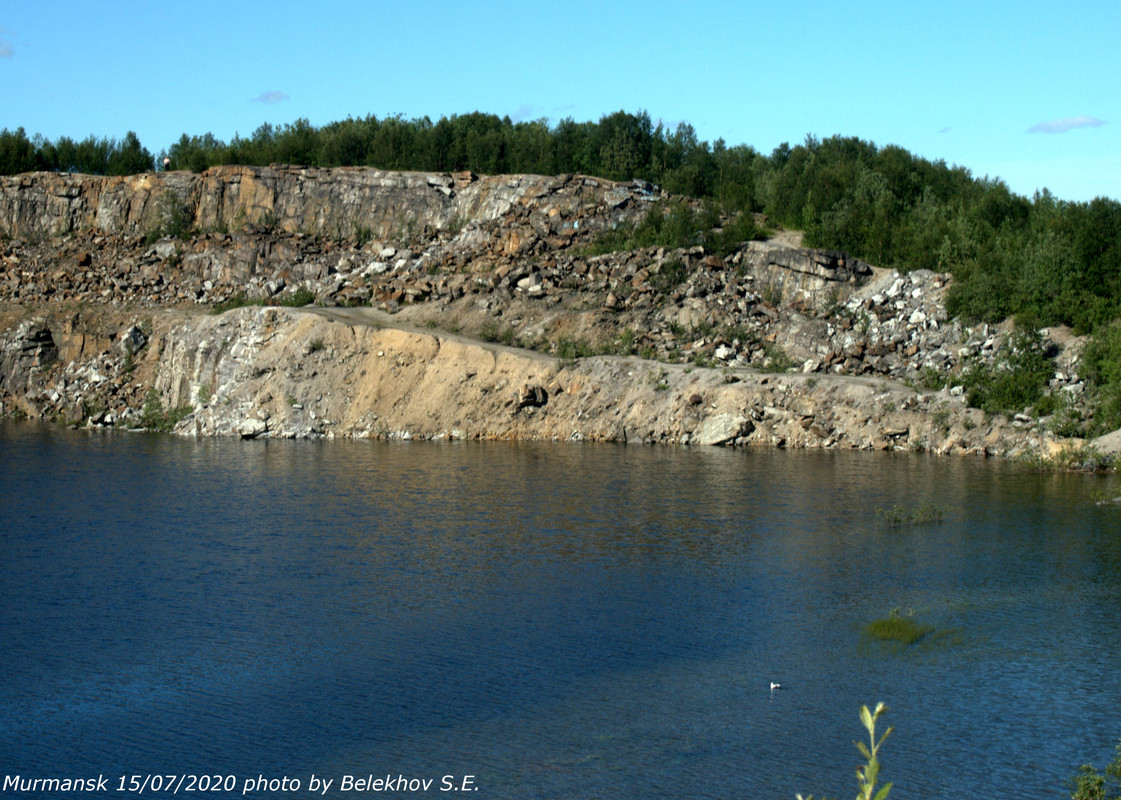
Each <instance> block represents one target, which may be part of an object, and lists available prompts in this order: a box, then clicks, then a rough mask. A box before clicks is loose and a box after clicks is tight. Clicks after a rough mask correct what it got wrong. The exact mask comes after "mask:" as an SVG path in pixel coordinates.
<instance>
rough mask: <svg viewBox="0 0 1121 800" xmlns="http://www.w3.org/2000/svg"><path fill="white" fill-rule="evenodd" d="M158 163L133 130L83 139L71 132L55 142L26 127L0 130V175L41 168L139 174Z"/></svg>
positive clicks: (151, 168)
mask: <svg viewBox="0 0 1121 800" xmlns="http://www.w3.org/2000/svg"><path fill="white" fill-rule="evenodd" d="M155 166H156V162H155V159H154V158H153V157H152V154H151V153H150V152H149V151H148V150H147V148H145V147H144V146H143V145H142V144H140V139H138V138H137V136H136V134H135V133H133V132H132V131H129V132H128V133H127V134H125V138H124V139H121V140H120V141H118V140H116V139H106V138H98V137H96V136H88V137H86V138H85V139H83V140H82V141H80V142H78V141H74V140H73V139H71V138H70V137H69V136H61V137H59V138H58V140H57V141H54V142H51V141H48V140H47V139H44V138H43V137H42V136H39V135H36V136H35V137H34V138H32V139H29V138H28V137H27V133H25V132H24V130H23V128H17V129H16V130H15V131H9V130H8V129H7V128H5V129H4V130H3V131H0V175H18V174H19V173H21V172H35V171H40V170H45V171H49V172H82V173H85V174H87V175H136V174H137V173H140V172H149V171H151V170H153V169H155Z"/></svg>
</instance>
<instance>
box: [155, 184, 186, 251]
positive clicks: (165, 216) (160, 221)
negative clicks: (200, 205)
mask: <svg viewBox="0 0 1121 800" xmlns="http://www.w3.org/2000/svg"><path fill="white" fill-rule="evenodd" d="M193 229H194V222H193V220H192V219H191V212H190V209H188V208H187V206H186V204H185V203H183V201H181V200H180V199H179V198H178V197H177V196H176V195H175V192H172V191H171V190H170V189H169V190H167V191H165V192H164V193H163V194H162V195H160V197H159V200H157V201H156V218H155V221H154V224H153V226H152V227H151V228H149V230H148V232H147V233H146V234H145V235H144V242H145V243H146V244H152V243H154V242H157V241H159V240H160V239H162V238H164V237H165V236H171V237H173V238H176V239H187V238H189V237H190V236H191V233H192V232H193Z"/></svg>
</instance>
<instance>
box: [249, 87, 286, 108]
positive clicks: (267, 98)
mask: <svg viewBox="0 0 1121 800" xmlns="http://www.w3.org/2000/svg"><path fill="white" fill-rule="evenodd" d="M287 99H288V93H287V92H277V91H271V90H270V91H267V92H261V93H260V94H259V95H257V96H256V97H254V98H253V100H252V101H251V102H254V103H268V104H269V105H272V104H273V103H283V102H284V101H285V100H287Z"/></svg>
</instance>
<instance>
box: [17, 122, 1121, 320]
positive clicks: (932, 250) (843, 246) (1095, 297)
mask: <svg viewBox="0 0 1121 800" xmlns="http://www.w3.org/2000/svg"><path fill="white" fill-rule="evenodd" d="M164 157H166V158H168V159H169V167H170V168H171V169H187V170H193V171H201V170H204V169H206V168H208V167H211V166H215V165H220V164H244V165H266V164H270V163H292V164H307V165H312V166H319V167H335V166H355V165H366V166H372V167H379V168H382V169H399V170H404V169H408V170H425V171H438V172H455V171H460V170H473V171H475V172H480V173H484V174H503V173H535V174H546V175H551V174H560V173H570V172H579V173H584V174H590V175H597V176H601V177H605V178H611V179H614V180H629V179H632V178H642V179H645V180H648V181H651V182H653V183H656V184H659V185H660V186H662V187H663V188H664V189H666V190H667V191H669V192H671V193H674V194H682V195H688V196H693V197H701V198H710V199H712V200H713V201H715V205H716V206H717V207H718V208H720V209H721V211H723V212H724V213H725V214H726V215H728V216H730V217H733V218H734V217H736V216H737V215H738V214H739V213H740V212H762V213H765V214H766V215H767V216H768V218H769V219H770V220H771V221H772V222H773V223H777V224H779V225H783V226H785V227H788V228H797V229H801V230H804V231H805V232H806V241H807V244H810V245H813V246H819V247H828V248H834V249H838V250H844V251H846V252H849V253H851V254H853V255H856V256H859V257H861V258H863V259H865V260H867V261H869V262H871V263H873V264H877V265H879V266H883V267H894V268H898V269H901V270H910V269H915V268H922V267H927V268H931V269H937V270H943V271H949V272H952V273H953V274H954V277H955V282H954V287H953V290H952V293H951V295H950V298H949V303H950V310H951V312H952V313H955V314H960V315H962V316H964V317H966V318H968V319H971V320H989V321H995V320H1000V319H1004V318H1006V317H1008V316H1013V315H1018V316H1020V317H1021V318H1022V319H1023V320H1026V321H1031V322H1033V323H1037V324H1039V325H1054V324H1060V323H1065V324H1068V325H1071V326H1072V327H1074V328H1075V329H1077V330H1079V331H1090V330H1095V329H1097V328H1099V327H1100V326H1102V325H1104V324H1106V323H1108V322H1110V321H1112V320H1114V319H1117V318H1119V317H1121V269H1119V264H1121V204H1119V203H1118V202H1117V201H1115V200H1111V199H1105V198H1099V199H1097V200H1094V201H1092V202H1089V203H1082V202H1067V201H1062V200H1059V199H1058V198H1056V197H1054V196H1053V195H1051V194H1050V193H1048V192H1046V191H1044V192H1041V193H1037V194H1036V195H1035V196H1034V197H1032V198H1026V197H1023V196H1020V195H1016V194H1014V193H1013V192H1011V191H1010V190H1009V189H1008V187H1007V186H1006V185H1005V184H1004V183H1003V182H1001V181H1000V180H998V179H991V178H983V179H979V178H975V177H973V176H972V175H971V174H970V172H969V170H967V169H965V168H963V167H951V166H948V165H947V164H946V163H945V162H943V161H929V160H927V159H924V158H921V157H918V156H915V155H913V154H912V153H910V152H908V151H907V150H905V149H903V148H901V147H897V146H892V145H889V146H885V147H878V146H877V145H875V144H873V143H871V142H867V141H864V140H861V139H857V138H854V137H840V136H835V137H832V138H829V139H825V140H818V139H816V138H814V137H812V136H810V137H807V138H806V140H805V141H804V142H803V143H801V144H798V145H796V146H793V147H791V146H789V145H787V144H783V145H780V146H779V147H777V148H775V150H774V151H773V152H772V153H770V154H769V155H764V154H761V153H759V152H758V151H756V150H755V149H754V148H752V147H750V146H748V145H735V146H728V145H727V144H726V143H725V142H724V141H723V140H722V139H718V140H717V141H716V142H714V143H712V144H709V143H708V142H704V141H701V140H700V139H698V137H697V135H696V132H695V131H694V129H693V128H692V126H690V125H688V124H680V125H678V126H676V127H675V128H674V129H672V130H670V129H668V128H667V127H666V126H664V125H661V124H657V125H655V124H654V123H653V122H652V120H651V118H650V116H649V115H648V114H647V113H645V112H640V113H638V114H631V113H627V112H624V111H619V112H616V113H614V114H610V115H606V116H604V117H602V118H601V119H600V120H599V121H598V122H576V121H574V120H572V119H564V120H561V121H560V122H558V123H557V124H556V125H553V126H550V125H549V124H548V123H547V122H545V121H543V120H538V121H532V122H517V123H514V122H511V120H510V119H509V117H497V116H495V115H493V114H483V113H472V114H465V115H461V116H460V115H456V116H451V117H442V118H441V119H440V120H439V121H438V122H435V123H433V122H432V121H431V120H430V119H429V118H427V117H423V118H420V119H411V120H410V119H404V118H402V117H400V116H391V117H386V118H382V119H378V118H377V117H374V116H367V117H365V118H363V119H346V120H343V121H340V122H333V123H330V124H327V125H324V126H322V127H316V126H313V125H311V124H310V123H309V122H308V121H307V120H303V119H301V120H297V121H296V122H294V123H291V124H287V125H280V126H273V125H269V124H265V125H262V126H261V127H260V128H258V129H257V130H256V131H255V132H254V133H253V134H252V135H251V136H250V137H248V138H242V137H240V136H235V137H234V138H233V139H232V140H231V141H229V142H223V141H221V140H219V139H216V138H215V137H214V136H213V135H212V134H210V133H207V134H205V135H202V136H189V135H187V134H183V136H182V137H180V139H179V140H178V141H177V142H175V143H174V144H172V145H171V146H170V147H169V148H168V149H167V150H166V151H165V152H161V153H160V154H159V160H160V161H162V160H163V158H164ZM154 160H155V159H153V157H152V155H151V154H150V153H149V151H148V150H146V149H145V148H144V147H143V146H142V145H141V144H140V142H139V141H138V140H137V138H136V135H135V134H133V133H131V132H130V133H129V134H127V135H126V136H125V138H124V139H123V140H120V141H116V140H112V139H97V138H94V137H90V138H88V139H86V140H84V141H82V142H75V141H73V140H71V139H69V138H65V137H63V138H61V139H59V140H58V141H56V142H49V141H46V140H43V139H42V138H41V137H38V136H37V137H35V138H34V139H28V137H27V136H26V134H25V133H24V132H23V130H22V129H19V130H17V131H15V132H14V133H13V132H9V131H7V130H4V131H3V132H2V133H0V172H3V173H6V174H11V173H15V172H24V171H29V170H33V169H54V170H61V171H79V172H89V173H95V174H108V175H117V174H126V173H129V172H138V171H143V170H147V169H152V168H153V163H154Z"/></svg>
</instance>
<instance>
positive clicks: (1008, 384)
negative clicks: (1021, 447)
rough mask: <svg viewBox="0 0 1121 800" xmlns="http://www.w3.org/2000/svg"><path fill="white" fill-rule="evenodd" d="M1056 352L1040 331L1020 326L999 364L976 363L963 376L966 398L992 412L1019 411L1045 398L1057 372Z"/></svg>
mask: <svg viewBox="0 0 1121 800" xmlns="http://www.w3.org/2000/svg"><path fill="white" fill-rule="evenodd" d="M1053 358H1054V357H1053V355H1051V354H1050V353H1049V352H1048V351H1047V350H1045V349H1044V347H1043V338H1042V336H1041V335H1040V334H1039V332H1038V331H1034V330H1025V329H1020V330H1017V331H1016V332H1015V334H1014V335H1013V337H1012V342H1011V344H1006V345H1005V347H1004V348H1003V350H1002V352H1001V353H1000V355H999V357H998V360H997V361H996V364H995V366H993V367H988V366H986V365H984V364H981V363H979V362H978V363H976V364H974V365H973V366H972V367H970V368H969V369H967V370H966V372H965V374H964V375H963V376H962V385H963V386H964V387H965V390H966V400H967V401H968V403H969V405H971V406H972V407H973V408H979V409H981V410H983V411H986V412H988V413H990V414H1000V413H1010V412H1018V411H1020V410H1022V409H1024V408H1027V407H1029V406H1034V405H1036V404H1037V403H1039V402H1040V401H1041V400H1042V399H1043V398H1044V393H1045V392H1046V390H1047V384H1048V382H1049V381H1050V380H1051V376H1052V375H1054V373H1055V368H1054V363H1053Z"/></svg>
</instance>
